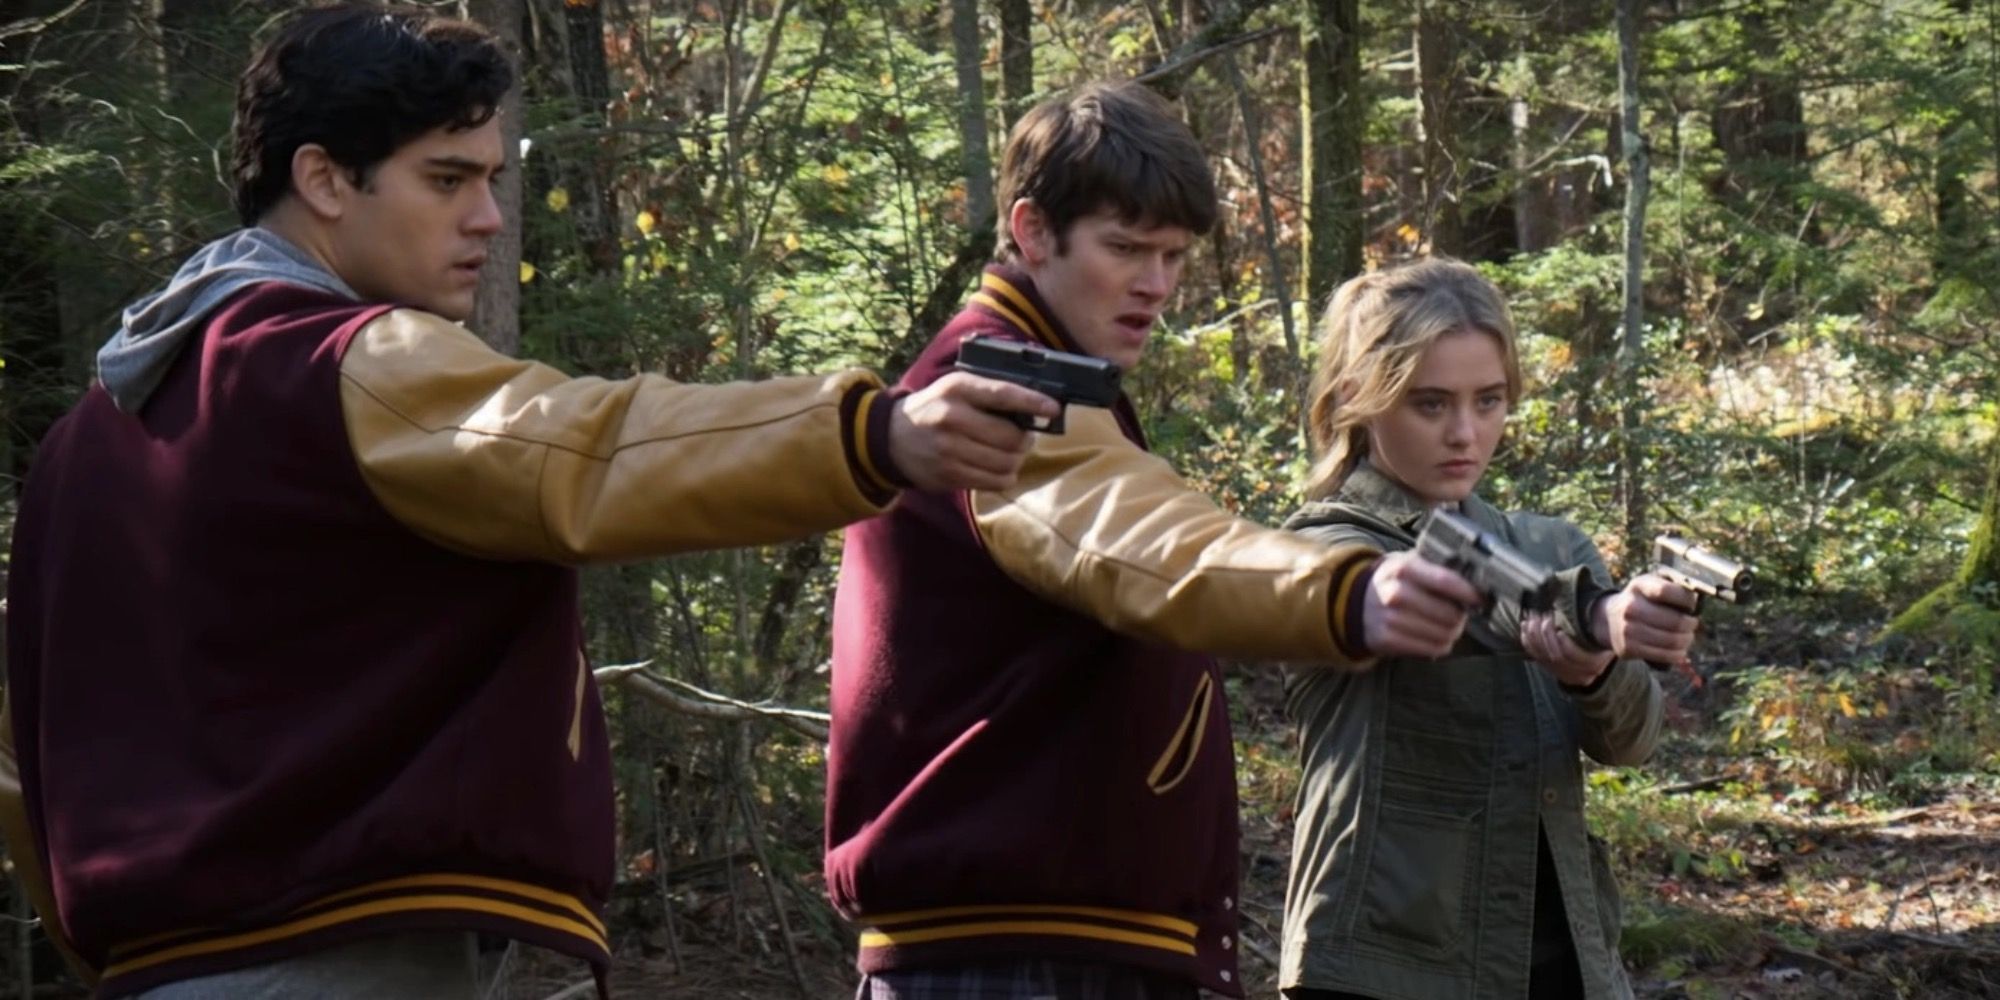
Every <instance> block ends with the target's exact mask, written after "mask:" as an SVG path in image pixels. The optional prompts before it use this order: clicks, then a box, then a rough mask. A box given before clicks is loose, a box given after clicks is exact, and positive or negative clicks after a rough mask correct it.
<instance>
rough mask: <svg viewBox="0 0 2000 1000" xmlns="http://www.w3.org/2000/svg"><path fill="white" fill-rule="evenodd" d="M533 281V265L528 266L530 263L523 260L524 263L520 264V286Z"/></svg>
mask: <svg viewBox="0 0 2000 1000" xmlns="http://www.w3.org/2000/svg"><path fill="white" fill-rule="evenodd" d="M533 280H535V265H533V264H530V263H528V262H527V261H525V260H524V261H522V262H521V284H524V285H525V284H527V283H528V282H530V281H533Z"/></svg>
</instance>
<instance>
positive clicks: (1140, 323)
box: [1112, 313, 1153, 336]
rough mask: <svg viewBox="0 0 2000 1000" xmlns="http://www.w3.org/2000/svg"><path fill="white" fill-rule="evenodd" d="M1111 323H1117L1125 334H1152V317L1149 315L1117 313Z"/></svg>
mask: <svg viewBox="0 0 2000 1000" xmlns="http://www.w3.org/2000/svg"><path fill="white" fill-rule="evenodd" d="M1112 322H1114V323H1117V324H1118V326H1119V327H1120V328H1121V329H1123V330H1124V331H1125V332H1127V333H1135V334H1139V335H1140V336H1144V335H1145V334H1147V333H1150V332H1152V329H1153V315H1152V314H1151V313H1119V314H1118V315H1117V316H1116V317H1115V318H1113V320H1112Z"/></svg>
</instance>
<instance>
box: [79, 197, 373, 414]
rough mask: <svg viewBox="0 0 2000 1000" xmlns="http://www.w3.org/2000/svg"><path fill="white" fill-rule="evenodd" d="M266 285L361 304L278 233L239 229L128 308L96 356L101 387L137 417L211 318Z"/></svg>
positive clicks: (331, 276)
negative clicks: (281, 285)
mask: <svg viewBox="0 0 2000 1000" xmlns="http://www.w3.org/2000/svg"><path fill="white" fill-rule="evenodd" d="M266 281H282V282H285V283H286V284H291V285H303V286H304V287H307V288H317V289H320V290H322V291H327V292H332V293H333V294H335V295H339V296H341V297H343V298H349V299H357V300H358V299H359V298H360V296H358V295H356V294H354V289H352V288H349V287H347V283H346V282H344V281H341V280H340V279H339V278H337V277H335V276H334V275H333V274H332V273H330V272H328V271H327V270H326V269H325V268H323V267H321V266H320V265H319V263H318V262H317V261H315V260H313V259H312V257H310V256H308V255H307V254H306V252H305V251H303V250H300V249H299V248H298V247H296V246H294V245H292V244H291V243H290V242H289V241H287V240H285V239H284V238H283V237H281V236H279V235H278V234H277V233H274V232H271V231H270V230H268V229H259V228H256V227H252V228H249V229H239V230H237V231H236V232H233V233H230V234H229V235H227V236H224V237H222V238H221V239H219V240H216V241H215V242H213V243H210V244H209V245H207V246H205V247H202V248H201V249H200V250H198V251H196V252H195V255H194V256H193V257H190V258H188V261H187V263H185V264H182V265H181V269H180V270H179V271H177V272H175V274H174V277H173V280H171V281H169V282H167V286H166V287H165V288H162V289H160V290H159V291H156V292H153V293H152V294H150V295H147V296H146V297H145V298H142V299H140V300H139V301H137V302H134V303H132V304H131V305H129V306H126V307H125V315H124V317H123V325H122V326H120V327H119V329H118V332H117V333H114V334H112V335H111V339H110V340H108V341H105V343H104V346H103V347H101V348H99V349H98V351H97V380H98V381H99V382H101V383H103V384H104V389H105V391H106V392H109V393H110V394H111V399H112V401H113V402H116V403H117V404H118V408H119V409H121V410H124V411H125V412H127V413H135V412H137V411H138V409H139V407H141V406H144V405H145V404H146V399H147V398H148V397H150V396H151V395H152V394H153V390H154V389H155V388H157V387H158V386H159V384H160V380H161V379H162V378H164V377H166V374H167V369H168V368H169V367H171V366H172V365H173V363H174V359H175V358H177V357H180V353H181V348H183V347H185V346H187V342H188V340H189V339H190V338H191V337H192V336H193V335H194V332H195V331H196V330H199V329H200V328H201V324H202V322H203V321H204V320H206V319H207V318H208V314H209V313H210V312H211V311H213V310H214V309H215V307H216V306H218V305H221V304H222V301H223V300H224V299H227V298H228V297H230V296H231V295H234V294H236V293H237V292H240V291H242V290H243V289H245V288H248V287H249V286H251V285H255V284H261V283H263V282H266Z"/></svg>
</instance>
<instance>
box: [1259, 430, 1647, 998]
mask: <svg viewBox="0 0 2000 1000" xmlns="http://www.w3.org/2000/svg"><path fill="white" fill-rule="evenodd" d="M1461 510H1462V512H1463V513H1465V514H1466V515H1467V516H1469V517H1471V518H1472V519H1473V520H1474V521H1477V522H1478V523H1479V524H1480V525H1481V526H1482V527H1483V528H1485V529H1486V530H1487V531H1489V532H1492V533H1494V534H1495V535H1497V536H1499V537H1501V538H1504V539H1506V540H1508V541H1509V542H1510V543H1512V544H1513V545H1514V546H1515V547H1516V548H1518V549H1520V550H1521V551H1522V552H1523V553H1524V554H1526V555H1528V556H1529V557H1531V558H1534V559H1537V560H1539V561H1541V562H1542V563H1543V564H1544V565H1547V566H1550V567H1552V568H1562V569H1564V570H1566V572H1564V573H1562V574H1561V579H1562V581H1563V584H1564V592H1563V595H1562V596H1561V597H1560V598H1558V600H1557V614H1558V617H1559V619H1561V623H1562V624H1563V626H1564V627H1565V629H1566V630H1568V631H1569V632H1570V634H1571V635H1577V634H1580V633H1581V632H1582V628H1581V623H1580V621H1579V619H1580V618H1581V616H1582V612H1583V611H1584V610H1586V608H1587V603H1588V602H1589V600H1591V598H1592V596H1593V595H1594V594H1597V593H1601V592H1602V591H1603V590H1604V589H1606V588H1608V587H1609V583H1608V580H1607V579H1606V577H1607V574H1606V573H1605V570H1604V565H1603V561H1602V560H1601V559H1600V557H1599V556H1598V553H1597V550H1596V547H1595V546H1594V545H1592V544H1591V542H1590V539H1589V538H1588V537H1586V536H1585V535H1584V534H1583V533H1582V532H1581V531H1579V530H1577V528H1576V527H1574V526H1573V525H1571V524H1569V523H1568V522H1566V521H1563V520H1560V519H1557V518H1551V517H1542V516H1539V515H1534V514H1502V513H1501V512H1500V511H1498V510H1495V509H1494V508H1493V507H1492V506H1490V505H1489V504H1487V503H1485V502H1484V501H1482V500H1480V499H1479V498H1477V497H1471V498H1468V499H1467V500H1466V501H1465V502H1464V503H1463V504H1461ZM1425 514H1426V510H1425V508H1424V507H1423V505H1422V504H1420V503H1418V502H1417V501H1416V500H1415V499H1414V498H1412V497H1410V496H1409V495H1408V494H1407V493H1406V492H1404V491H1403V489H1402V488H1401V487H1400V486H1398V485H1396V484H1395V483H1393V482H1391V481H1390V480H1388V479H1387V478H1385V477H1384V476H1382V475H1381V474H1380V473H1379V472H1376V471H1375V470H1373V469H1371V468H1370V467H1368V466H1367V465H1365V464H1364V465H1362V466H1361V467H1360V468H1359V469H1357V470H1356V471H1355V473H1354V474H1353V475H1352V476H1350V477H1349V479H1348V481H1347V483H1346V485H1345V486H1344V487H1343V488H1342V489H1341V490H1340V492H1339V493H1338V494H1337V495H1336V497H1335V498H1334V500H1333V501H1331V502H1321V503H1312V504H1308V505H1307V506H1306V507H1305V508H1303V509H1302V510H1300V511H1299V512H1298V513H1297V514H1295V515H1294V516H1293V517H1292V519H1291V521H1290V522H1289V523H1288V524H1287V527H1290V528H1292V529H1294V530H1297V531H1300V532H1302V533H1304V534H1307V535H1310V536H1312V537H1314V538H1318V539H1320V540H1323V541H1326V542H1329V543H1343V542H1359V543H1362V544H1368V545H1375V546H1379V547H1380V548H1382V549H1383V550H1384V551H1391V552H1393V551H1397V550H1400V549H1407V548H1409V547H1410V546H1411V544H1412V538H1413V537H1414V535H1415V534H1416V532H1417V531H1418V530H1419V529H1420V528H1421V525H1422V520H1423V517H1424V516H1425ZM1481 619H1482V620H1479V621H1476V622H1475V623H1474V624H1473V625H1470V626H1468V628H1467V637H1466V638H1465V639H1464V640H1462V641H1461V642H1460V644H1459V647H1458V648H1457V649H1456V650H1454V652H1453V654H1452V655H1450V656H1448V657H1446V658H1444V659H1440V660H1401V659H1388V660H1381V661H1378V662H1376V663H1374V664H1373V666H1372V667H1369V668H1365V669H1361V670H1341V669H1336V668H1331V667H1315V668H1311V669H1305V668H1295V669H1294V670H1293V671H1292V672H1291V673H1290V675H1289V676H1288V679H1287V684H1286V688H1287V695H1288V703H1289V706H1288V707H1289V709H1290V711H1291V714H1292V718H1293V720H1294V721H1295V722H1296V723H1297V725H1298V731H1299V742H1300V754H1301V757H1302V763H1303V765H1304V780H1303V782H1302V784H1301V786H1300V789H1299V796H1298V809H1297V828H1296V832H1295V835H1294V840H1293V847H1292V875H1291V885H1290V888H1289V891H1288V892H1287V894H1286V900H1285V931H1284V958H1283V968H1282V971H1281V976H1282V978H1281V985H1282V986H1283V987H1284V988H1286V989H1291V988H1294V987H1310V988H1316V989H1328V990H1341V991H1347V992H1353V993H1360V994H1364V995H1367V996H1371V997H1377V998H1380V1000H1462V998H1467V997H1482V998H1486V997H1491V998H1500V997H1507V998H1514V997H1526V996H1527V995H1528V974H1529V964H1530V955H1531V949H1532V945H1533V940H1532V939H1533V932H1534V911H1535V866H1536V858H1537V853H1538V852H1537V841H1536V827H1537V824H1540V825H1541V826H1542V827H1543V828H1545V829H1546V831H1547V834H1548V840H1549V849H1550V852H1551V854H1552V855H1553V857H1554V858H1555V867H1556V873H1557V876H1558V880H1559V881H1560V883H1561V886H1562V897H1563V898H1562V902H1563V911H1564V913H1565V915H1566V916H1567V918H1568V921H1569V928H1570V932H1571V940H1572V942H1573V944H1574V945H1575V950H1576V956H1577V962H1578V965H1579V966H1580V968H1581V970H1582V973H1583V982H1584V986H1585V990H1586V992H1587V994H1588V995H1589V996H1590V997H1592V998H1624V997H1630V996H1631V995H1632V989H1631V985H1630V983H1629V982H1628V981H1627V979H1626V976H1625V972H1624V968H1623V966H1622V964H1621V963H1620V961H1619V959H1618V946H1617V942H1618V929H1619V904H1618V888H1617V886H1616V884H1614V882H1613V881H1612V876H1611V871H1610V869H1609V867H1608V865H1607V863H1606V859H1605V856H1604V852H1603V848H1602V845H1601V844H1599V843H1597V842H1596V841H1595V840H1594V839H1593V838H1591V837H1590V836H1589V831H1588V829H1587V828H1586V825H1585V822H1584V815H1583V769H1582V764H1581V761H1580V760H1579V759H1578V757H1577V751H1578V750H1579V749H1581V750H1582V751H1584V752H1585V753H1587V754H1589V755H1590V756H1591V758H1592V759H1594V760H1597V761H1600V762H1603V763H1606V764H1636V763H1639V762H1641V761H1644V760H1645V759H1646V758H1647V757H1649V756H1650V755H1651V754H1652V752H1653V747H1654V744H1655V743H1656V742H1657V741H1658V738H1659V733H1660V722H1661V713H1662V708H1663V704H1662V696H1661V693H1660V688H1659V685H1658V684H1657V683H1656V682H1655V681H1654V679H1653V676H1652V671H1651V670H1649V669H1648V668H1647V667H1646V665H1645V664H1644V663H1641V662H1639V661H1636V660H1627V661H1619V662H1616V663H1613V664H1612V665H1611V666H1610V667H1609V668H1608V669H1607V671H1606V673H1605V675H1604V676H1603V677H1601V678H1600V679H1599V680H1600V682H1599V683H1598V684H1597V685H1595V686H1594V687H1593V688H1592V689H1591V690H1588V691H1581V690H1576V689H1570V688H1565V687H1564V686H1563V685H1561V684H1559V683H1558V682H1557V681H1556V680H1555V678H1554V677H1553V676H1551V675H1550V674H1549V673H1548V672H1547V671H1545V670H1543V669H1542V668H1541V667H1539V666H1537V665H1536V664H1534V663H1533V662H1532V661H1530V660H1529V659H1528V658H1527V656H1526V654H1525V653H1524V652H1523V651H1522V650H1521V648H1520V645H1519V635H1520V624H1521V621H1520V619H1521V610H1520V608H1519V607H1518V606H1516V605H1512V604H1509V603H1506V602H1502V603H1500V604H1498V605H1496V606H1495V607H1494V608H1493V609H1492V610H1491V611H1489V612H1487V613H1485V614H1484V615H1482V616H1481Z"/></svg>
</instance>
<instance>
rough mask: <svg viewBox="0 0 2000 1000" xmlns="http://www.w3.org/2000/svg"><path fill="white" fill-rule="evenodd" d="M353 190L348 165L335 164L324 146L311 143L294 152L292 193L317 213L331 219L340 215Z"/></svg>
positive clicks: (345, 207)
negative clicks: (348, 174)
mask: <svg viewBox="0 0 2000 1000" xmlns="http://www.w3.org/2000/svg"><path fill="white" fill-rule="evenodd" d="M353 190H354V185H353V184H351V183H349V182H348V177H347V168H345V167H343V166H341V165H340V164H338V163H335V162H334V161H333V157H332V156H331V155H329V154H328V153H327V151H326V147H325V146H322V145H320V144H319V143H316V142H309V143H306V144H305V145H303V146H300V147H299V148H298V149H297V150H296V151H294V152H293V153H292V193H293V194H295V195H297V196H298V199H299V200H300V201H301V202H304V203H305V206H306V208H307V209H308V210H310V211H311V212H312V213H313V214H314V215H316V216H319V217H320V218H322V219H327V220H329V221H330V220H333V219H338V218H340V217H341V215H342V214H343V213H344V212H345V211H346V210H347V195H348V194H349V193H350V192H352V191H353Z"/></svg>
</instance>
